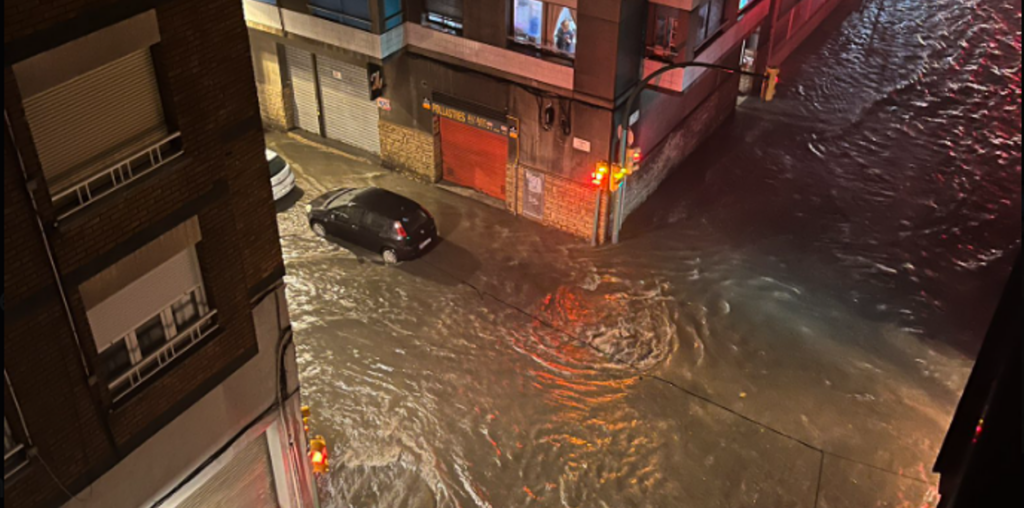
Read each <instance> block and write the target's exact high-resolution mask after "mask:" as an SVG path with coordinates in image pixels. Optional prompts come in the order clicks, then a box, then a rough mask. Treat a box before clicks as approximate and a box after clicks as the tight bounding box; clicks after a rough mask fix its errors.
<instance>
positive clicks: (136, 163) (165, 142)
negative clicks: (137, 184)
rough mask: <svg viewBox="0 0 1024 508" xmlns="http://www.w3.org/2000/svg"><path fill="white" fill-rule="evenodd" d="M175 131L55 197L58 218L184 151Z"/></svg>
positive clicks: (126, 183)
mask: <svg viewBox="0 0 1024 508" xmlns="http://www.w3.org/2000/svg"><path fill="white" fill-rule="evenodd" d="M180 138H181V133H180V132H176V133H174V134H171V135H169V136H167V137H166V138H164V139H162V140H160V141H158V142H156V143H154V144H153V145H151V146H149V147H146V148H145V149H143V150H140V151H139V152H138V153H135V154H133V155H130V156H128V157H126V158H125V159H124V160H122V161H121V162H119V163H118V164H117V165H116V166H114V167H111V168H108V169H106V170H104V171H101V172H99V173H97V174H96V175H94V176H92V177H90V178H89V179H88V180H85V181H83V182H81V183H79V184H77V185H75V186H73V187H71V188H70V189H67V190H65V191H63V192H60V193H58V194H56V195H54V196H53V205H54V207H55V208H56V209H57V220H58V221H59V220H63V219H66V218H68V217H70V216H72V215H74V214H76V213H78V212H80V211H82V210H84V209H85V208H87V207H88V206H89V205H91V204H93V203H95V202H96V201H99V200H100V199H102V198H104V197H106V196H109V195H110V194H112V193H114V192H116V191H117V190H118V189H120V188H121V187H124V186H125V185H128V184H129V183H131V182H133V181H135V180H137V179H139V178H140V177H142V176H144V175H146V174H148V173H151V172H152V171H154V170H156V169H157V168H159V167H161V166H164V165H166V164H167V163H169V162H171V161H173V160H174V159H177V158H178V157H180V156H181V155H182V154H183V153H184V151H183V149H182V146H181V143H180V142H179V140H180Z"/></svg>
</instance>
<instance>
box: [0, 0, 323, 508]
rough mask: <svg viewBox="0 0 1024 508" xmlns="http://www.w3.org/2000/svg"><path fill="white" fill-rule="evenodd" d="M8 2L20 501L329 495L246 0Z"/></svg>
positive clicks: (237, 501) (12, 411) (297, 506)
mask: <svg viewBox="0 0 1024 508" xmlns="http://www.w3.org/2000/svg"><path fill="white" fill-rule="evenodd" d="M4 15H5V19H4V49H5V66H4V117H5V136H4V264H5V271H4V311H5V312H4V495H5V500H4V501H5V506H9V507H10V506H13V507H25V508H27V507H57V506H68V507H96V508H118V507H124V508H136V507H142V506H146V507H148V506H165V507H177V506H181V507H208V506H252V507H285V508H305V507H315V506H317V501H316V494H315V492H314V489H313V488H312V487H313V480H312V474H311V472H310V466H309V463H308V459H306V444H305V443H306V438H305V435H304V429H303V423H302V416H301V411H300V409H301V408H300V401H299V395H298V375H297V366H296V364H295V353H294V346H293V344H292V342H291V326H290V324H289V317H288V312H287V305H286V302H285V294H284V289H283V285H282V280H283V277H284V264H283V262H282V258H281V250H280V242H279V237H278V233H277V223H276V211H275V206H274V203H273V199H272V195H271V187H270V180H269V178H268V175H269V172H268V168H267V161H266V158H265V154H264V141H263V132H262V125H261V121H260V114H259V105H258V101H257V96H256V87H255V85H254V80H253V71H252V66H251V63H250V59H249V58H248V54H249V44H248V36H247V29H246V26H245V23H244V17H243V11H242V6H241V5H240V4H239V3H238V2H237V1H231V0H227V1H214V2H211V1H207V0H141V1H140V0H113V1H110V0H70V1H65V2H36V1H29V0H11V1H8V2H5V3H4ZM239 55H245V58H239V57H238V56H239ZM8 294H9V295H11V299H10V300H7V299H6V296H7V295H8Z"/></svg>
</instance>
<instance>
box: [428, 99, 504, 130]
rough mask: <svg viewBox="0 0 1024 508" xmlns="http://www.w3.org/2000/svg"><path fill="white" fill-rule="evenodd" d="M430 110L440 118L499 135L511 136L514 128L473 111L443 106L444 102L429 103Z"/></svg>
mask: <svg viewBox="0 0 1024 508" xmlns="http://www.w3.org/2000/svg"><path fill="white" fill-rule="evenodd" d="M427 104H429V103H428V102H424V103H423V105H424V107H426V106H427ZM430 110H431V111H432V112H433V113H434V114H435V115H437V116H439V117H442V118H447V119H449V120H454V121H456V122H459V123H464V124H466V125H471V126H473V127H476V128H478V129H483V130H485V131H488V132H493V133H494V134H498V135H501V136H509V137H512V136H513V131H514V129H513V128H511V127H509V126H508V125H507V124H505V123H503V122H499V121H497V120H491V119H489V118H484V117H482V116H478V115H475V114H473V113H467V112H465V111H462V110H461V109H456V108H453V107H451V106H445V105H444V104H438V103H436V102H435V103H433V104H430ZM515 136H516V137H517V136H518V133H515Z"/></svg>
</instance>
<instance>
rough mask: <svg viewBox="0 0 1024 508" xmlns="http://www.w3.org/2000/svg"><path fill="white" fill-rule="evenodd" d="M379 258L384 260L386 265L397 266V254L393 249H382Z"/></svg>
mask: <svg viewBox="0 0 1024 508" xmlns="http://www.w3.org/2000/svg"><path fill="white" fill-rule="evenodd" d="M380 255H381V258H383V259H384V264H386V265H397V264H398V252H396V251H395V249H384V250H383V251H382V252H381V254H380Z"/></svg>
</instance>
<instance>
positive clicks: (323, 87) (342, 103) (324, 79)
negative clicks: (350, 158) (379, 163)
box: [317, 55, 380, 154]
mask: <svg viewBox="0 0 1024 508" xmlns="http://www.w3.org/2000/svg"><path fill="white" fill-rule="evenodd" d="M317 67H318V69H317V70H318V72H319V75H320V93H321V94H322V96H323V105H324V109H323V112H324V130H325V135H326V137H328V138H330V139H333V140H336V141H341V142H342V143H345V144H347V145H350V146H354V147H356V148H359V149H361V150H365V151H367V152H370V153H372V154H380V128H379V122H380V112H379V111H378V109H377V104H376V103H375V102H373V101H371V100H370V79H369V77H368V76H367V73H366V69H364V68H362V67H359V66H356V65H352V64H348V63H345V62H341V61H338V60H335V59H333V58H329V57H325V56H320V55H318V56H317Z"/></svg>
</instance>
